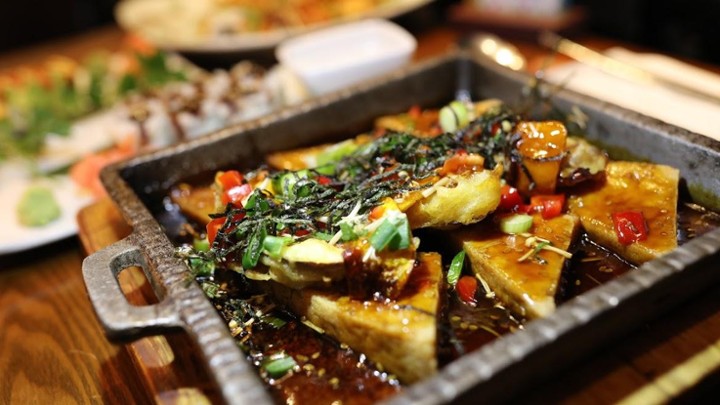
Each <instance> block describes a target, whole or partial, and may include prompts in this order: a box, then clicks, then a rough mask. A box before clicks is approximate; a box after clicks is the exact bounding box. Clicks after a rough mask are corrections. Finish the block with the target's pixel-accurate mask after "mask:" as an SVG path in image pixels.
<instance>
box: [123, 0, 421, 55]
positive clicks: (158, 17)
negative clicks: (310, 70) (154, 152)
mask: <svg viewBox="0 0 720 405" xmlns="http://www.w3.org/2000/svg"><path fill="white" fill-rule="evenodd" d="M432 1H433V0H394V1H392V2H390V3H387V4H385V5H382V6H379V7H377V8H375V9H374V10H372V11H370V12H367V13H364V14H360V15H356V16H353V17H348V18H344V19H336V20H331V21H328V22H326V23H322V24H316V25H309V26H302V27H289V28H287V29H281V30H280V29H278V30H270V31H262V32H246V33H240V34H232V35H226V36H215V37H205V38H204V37H202V36H201V35H199V34H198V30H197V25H198V24H199V23H200V18H199V16H202V15H203V14H205V13H207V12H208V9H209V7H210V3H212V1H211V0H124V1H122V2H120V3H119V4H118V6H117V7H116V9H115V18H116V20H117V22H118V24H119V25H120V26H121V27H123V28H124V29H126V30H127V31H130V32H132V33H135V34H138V35H140V36H142V37H143V38H145V39H147V40H148V41H150V42H151V43H153V44H155V45H156V46H158V47H160V48H163V49H167V50H174V51H178V52H191V53H217V54H221V53H227V52H238V51H258V50H263V49H270V48H273V47H274V46H276V45H277V44H279V43H280V42H281V41H283V40H284V39H286V38H288V37H290V36H293V35H297V34H301V33H305V32H309V31H311V30H315V29H318V28H323V27H327V26H330V25H336V24H339V23H343V22H348V21H354V20H359V19H364V18H396V17H399V16H402V15H404V14H406V13H408V12H410V11H413V10H415V9H418V8H420V7H421V6H424V5H426V4H429V3H431V2H432Z"/></svg>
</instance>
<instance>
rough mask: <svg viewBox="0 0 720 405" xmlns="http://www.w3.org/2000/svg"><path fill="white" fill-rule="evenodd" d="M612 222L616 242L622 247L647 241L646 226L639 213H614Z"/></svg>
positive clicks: (643, 218)
mask: <svg viewBox="0 0 720 405" xmlns="http://www.w3.org/2000/svg"><path fill="white" fill-rule="evenodd" d="M612 220H613V224H614V225H615V234H616V235H617V238H618V241H620V243H622V244H623V245H629V244H631V243H634V242H638V241H642V240H645V239H647V237H648V226H647V222H645V217H644V216H643V213H642V212H641V211H625V212H616V213H613V214H612Z"/></svg>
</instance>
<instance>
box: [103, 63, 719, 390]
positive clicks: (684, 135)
mask: <svg viewBox="0 0 720 405" xmlns="http://www.w3.org/2000/svg"><path fill="white" fill-rule="evenodd" d="M467 61H470V63H478V64H480V65H482V66H483V67H487V66H486V64H483V63H482V62H480V61H477V60H474V59H473V58H472V57H469V56H468V55H467V54H465V53H462V52H453V53H451V54H448V55H444V56H441V57H438V58H434V59H432V60H430V61H427V62H424V63H420V64H417V65H414V66H412V67H410V68H408V69H404V70H403V71H401V72H398V73H397V74H393V75H390V76H388V77H386V78H384V79H382V80H379V81H375V82H373V83H370V84H366V85H364V86H359V87H355V88H351V89H348V90H345V91H341V92H338V93H334V94H332V95H329V96H326V97H322V98H319V99H316V100H312V101H310V102H308V103H305V104H303V105H301V106H297V107H294V108H289V109H286V110H283V111H281V112H279V113H276V114H273V115H272V116H270V117H265V118H261V119H258V120H255V121H252V122H248V123H245V124H240V125H236V126H232V127H229V128H225V129H223V130H220V131H218V132H216V133H215V134H212V135H210V136H209V137H208V138H210V139H204V138H203V139H198V140H195V141H192V142H189V143H187V144H181V145H177V146H175V147H171V148H168V149H163V150H161V151H157V152H150V153H147V154H143V155H140V156H138V157H136V158H133V159H130V160H128V161H124V162H121V163H117V164H114V165H112V166H110V167H108V168H106V169H105V170H103V173H102V180H103V184H105V185H106V187H108V186H112V185H118V183H117V182H121V183H125V181H124V179H122V176H121V175H120V172H121V171H122V170H123V169H124V168H126V167H132V166H134V165H137V164H139V163H143V162H148V161H153V160H158V159H163V158H164V157H166V156H168V155H173V154H175V153H177V152H178V151H182V150H185V149H192V148H194V147H196V146H197V145H202V144H205V143H208V142H210V143H211V142H212V139H216V140H217V139H222V138H224V137H227V136H235V135H236V134H239V133H241V132H244V131H246V130H250V129H253V128H257V127H260V126H263V125H267V124H271V123H272V122H273V121H275V120H282V119H283V118H285V117H288V116H293V115H298V114H302V113H304V112H305V111H308V110H312V109H316V108H322V107H323V106H324V105H327V104H330V103H334V102H336V101H338V100H341V99H343V98H347V97H352V96H353V94H354V93H355V92H356V91H357V90H358V89H365V90H368V89H372V88H373V86H374V85H377V84H382V83H384V82H388V81H391V80H398V79H400V80H401V79H402V77H404V76H406V75H407V74H408V73H409V72H418V71H422V70H423V69H428V68H429V67H432V66H433V65H437V64H441V63H447V62H459V63H464V62H467ZM490 68H495V67H494V66H493V67H490ZM506 74H508V75H513V74H514V73H510V72H506ZM520 76H522V77H525V78H527V77H528V76H525V75H520ZM560 94H561V95H564V96H565V97H567V99H568V100H570V101H572V100H582V104H586V105H587V104H589V105H590V106H594V107H595V108H597V109H598V110H602V111H605V112H608V113H610V114H613V115H617V116H619V117H623V118H624V119H626V120H628V119H629V120H636V121H637V122H641V123H644V124H645V125H647V126H649V127H651V128H654V129H655V130H656V131H657V132H659V133H663V134H665V135H667V136H672V137H676V138H678V139H679V140H681V141H683V142H687V143H693V144H695V147H702V148H707V149H709V150H710V151H711V152H714V153H715V154H718V153H719V152H718V151H720V142H717V141H714V140H712V139H710V138H707V137H704V136H702V135H698V134H694V133H691V132H689V131H686V130H684V129H681V128H677V127H674V126H672V125H669V124H665V123H663V122H661V121H659V120H656V119H653V118H649V117H646V116H643V115H641V114H639V113H635V112H632V111H628V110H625V109H622V108H621V107H617V106H614V105H612V104H609V103H606V102H604V101H600V100H597V99H592V98H591V97H588V96H584V95H581V94H577V93H574V92H571V91H568V90H563V91H562V92H561V93H560ZM125 185H126V187H124V188H123V187H119V188H115V187H109V188H110V195H111V198H112V200H113V202H114V203H115V204H116V205H117V206H118V207H119V208H120V212H121V213H122V215H123V217H125V219H126V220H127V221H128V223H129V224H130V225H131V226H132V227H133V228H134V230H133V234H132V235H131V238H136V237H137V236H136V234H139V235H141V234H145V233H149V234H150V235H153V234H157V232H159V234H160V236H161V238H162V237H165V239H166V242H167V244H170V243H169V240H167V237H166V235H165V233H164V232H162V231H161V230H159V229H151V228H154V227H155V226H154V225H153V224H152V222H153V221H154V218H153V216H152V214H151V213H150V212H149V211H148V209H147V207H145V206H144V204H142V203H141V202H140V201H139V198H137V195H136V194H135V193H134V192H132V190H131V187H130V186H129V185H127V184H125ZM128 198H129V199H128ZM123 199H124V200H125V201H126V202H128V201H129V202H130V203H131V204H129V205H131V207H129V206H128V204H125V205H120V204H119V203H118V201H122V200H123ZM137 204H139V206H138V205H137ZM148 217H149V218H148ZM170 246H172V245H171V244H170ZM150 249H152V247H151V248H150ZM719 250H720V230H716V231H713V232H711V233H709V234H707V235H704V236H702V237H700V238H697V239H694V240H693V241H690V242H688V243H687V244H685V245H683V246H681V247H679V248H678V249H676V250H675V251H673V252H671V253H670V254H668V255H667V256H664V257H662V258H660V259H656V260H654V261H652V262H649V263H647V264H645V265H643V266H641V267H640V268H638V270H641V269H643V270H642V272H640V271H633V272H630V273H628V274H626V275H624V276H621V277H618V278H616V279H614V280H612V281H610V282H608V283H606V284H604V285H603V286H599V287H597V288H595V289H593V290H591V291H589V292H587V293H585V294H583V295H581V296H579V297H578V298H576V299H573V300H570V301H568V302H566V303H564V304H562V305H560V306H559V307H558V309H557V310H556V311H555V313H554V314H552V315H550V316H549V317H546V318H543V319H539V320H535V321H532V322H529V323H528V324H527V327H526V328H525V330H523V331H519V332H518V333H514V334H511V335H506V336H504V337H503V338H501V339H498V340H496V341H494V342H492V343H490V344H488V345H485V346H483V348H481V349H479V350H477V351H475V352H473V353H469V354H467V355H465V356H463V357H462V358H460V359H458V360H456V361H454V362H453V363H451V364H449V365H447V366H446V367H444V368H443V369H441V370H439V372H438V374H437V375H435V376H433V377H430V378H428V379H426V380H423V381H422V382H419V383H417V384H414V385H411V386H408V387H406V388H405V389H404V390H403V392H401V393H400V394H399V395H398V396H394V397H392V398H390V399H389V400H388V402H389V403H437V402H447V401H451V400H454V399H457V397H458V395H460V394H462V393H463V392H465V393H467V392H468V391H467V390H468V389H469V388H471V387H473V386H477V384H478V382H483V381H487V380H488V379H492V378H493V377H494V376H496V375H497V374H498V373H500V372H502V371H503V370H505V369H506V368H507V367H508V365H513V364H518V363H520V362H521V360H522V359H523V358H525V357H526V356H528V355H531V354H532V353H533V352H534V351H535V350H537V348H538V347H540V348H542V347H543V345H545V344H550V343H551V342H552V341H553V340H555V338H557V337H559V336H560V337H561V336H562V335H563V334H564V333H566V332H567V331H568V330H573V328H577V327H581V326H583V325H586V324H587V323H588V322H590V321H592V320H593V319H594V318H596V317H597V316H601V315H602V314H605V313H608V311H612V310H613V308H615V307H617V306H618V304H620V303H622V302H623V301H624V300H626V299H627V298H628V297H634V296H637V295H638V294H640V293H642V292H644V291H647V290H648V289H649V288H651V287H652V286H654V285H656V284H657V283H659V282H661V281H663V280H667V279H669V278H672V276H673V275H676V274H679V273H683V272H684V271H685V269H686V268H688V267H689V265H690V264H692V263H696V262H697V261H698V260H699V259H700V258H703V257H710V256H712V255H715V254H717V253H718V251H719ZM638 273H639V274H638ZM635 275H637V276H635ZM148 276H149V278H150V275H148ZM631 276H633V277H631ZM706 277H710V276H706ZM626 278H627V279H628V280H627V281H626V282H623V283H627V285H626V286H625V287H626V288H627V290H626V291H615V290H617V289H619V288H620V285H619V280H625V279H626ZM716 278H717V277H714V278H713V282H715V281H717V280H716ZM703 280H704V279H703ZM165 284H166V285H167V284H170V283H167V282H166V283H165ZM193 285H194V284H193ZM187 290H196V291H197V292H200V293H201V291H200V289H199V287H197V286H196V285H194V288H189V289H187ZM621 293H622V294H621ZM173 294H175V292H173V291H171V292H170V295H171V296H173ZM618 296H620V297H621V298H622V299H619V298H618ZM202 299H203V300H204V301H205V302H206V303H208V304H209V300H207V299H205V297H204V295H203V296H202ZM576 301H578V302H576ZM571 303H574V304H572V305H569V304H571ZM590 305H595V306H596V308H595V309H593V310H590V309H589V308H588V306H590ZM213 311H214V309H213ZM616 312H617V311H616ZM216 315H217V314H216ZM217 317H218V318H219V315H218V316H217ZM568 320H572V322H568ZM221 324H222V326H223V328H224V329H226V327H225V325H224V323H223V322H221ZM535 325H538V326H535ZM184 327H185V329H186V330H188V332H191V335H193V336H192V337H193V339H195V340H196V341H197V340H198V339H199V338H201V337H202V333H198V331H197V330H193V328H192V325H184ZM558 330H560V331H561V333H560V334H559V335H558V333H557V331H558ZM228 336H229V334H228ZM516 336H520V337H516ZM530 337H532V339H530ZM528 342H535V343H533V345H531V346H534V348H532V350H530V351H528V350H527V348H528V346H527V345H528ZM537 342H541V343H542V345H540V346H538V344H537ZM505 346H508V347H505ZM513 347H515V349H513ZM518 347H520V348H522V347H524V349H522V350H521V349H517V348H518ZM237 351H238V352H240V350H239V349H237ZM497 351H503V352H506V353H510V356H506V358H505V360H506V362H505V363H502V362H497V361H496V362H495V363H492V361H490V362H489V363H486V364H490V365H489V366H482V367H479V366H478V364H476V363H479V362H480V361H484V360H492V359H486V358H485V357H487V353H488V352H497ZM206 358H207V355H206ZM250 371H251V372H252V373H253V374H255V372H254V370H250ZM471 377H472V378H471ZM256 379H257V378H256ZM219 383H220V382H219ZM219 385H220V384H219ZM220 387H221V389H222V390H223V394H224V396H225V399H226V400H227V401H228V402H230V403H234V402H236V401H235V400H237V399H238V397H237V396H228V395H227V394H228V393H226V392H225V390H226V388H227V387H225V386H223V385H220ZM448 387H453V388H452V389H449V388H448ZM261 397H262V395H261ZM267 399H268V398H259V399H258V400H260V402H261V403H262V402H265V400H267ZM241 402H242V401H241Z"/></svg>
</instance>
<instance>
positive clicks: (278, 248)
mask: <svg viewBox="0 0 720 405" xmlns="http://www.w3.org/2000/svg"><path fill="white" fill-rule="evenodd" d="M291 242H292V238H291V237H288V236H273V235H266V236H265V239H264V240H263V249H264V250H265V251H266V252H267V254H268V256H270V257H271V258H273V259H276V260H277V259H279V258H280V256H281V255H282V251H283V248H284V247H285V246H287V245H289V244H290V243H291Z"/></svg>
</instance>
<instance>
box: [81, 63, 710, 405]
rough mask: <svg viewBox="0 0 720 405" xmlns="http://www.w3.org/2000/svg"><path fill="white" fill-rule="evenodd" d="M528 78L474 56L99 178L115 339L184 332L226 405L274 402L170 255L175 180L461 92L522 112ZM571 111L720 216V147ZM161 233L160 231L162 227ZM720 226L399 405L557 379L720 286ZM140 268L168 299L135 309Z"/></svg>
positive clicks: (669, 130)
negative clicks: (719, 262) (128, 275)
mask: <svg viewBox="0 0 720 405" xmlns="http://www.w3.org/2000/svg"><path fill="white" fill-rule="evenodd" d="M529 80H530V78H529V77H527V76H525V75H522V74H519V73H515V72H512V71H509V70H505V69H503V68H500V67H497V66H495V65H492V64H490V63H486V62H483V61H478V60H475V59H473V58H472V57H471V56H469V55H467V54H464V53H460V52H459V53H453V54H450V55H447V56H444V57H441V58H438V59H434V60H431V61H428V62H425V63H422V64H419V65H415V66H412V67H409V68H408V69H406V70H404V71H401V72H398V73H396V74H394V75H391V76H388V77H385V78H383V79H380V80H377V81H375V82H373V83H370V84H365V85H361V86H357V87H355V88H352V89H349V90H347V91H344V92H339V93H336V94H333V95H330V96H328V97H325V98H322V99H317V100H314V101H311V102H309V103H306V104H303V105H301V106H299V107H297V108H292V109H287V110H283V111H281V112H278V113H276V114H274V115H272V116H268V117H265V118H261V119H258V120H256V121H253V122H250V123H247V124H243V125H238V126H234V127H230V128H227V129H224V130H221V131H219V132H217V133H214V134H212V135H209V136H207V137H204V138H202V139H198V140H195V141H192V142H189V143H185V144H181V145H178V146H175V147H172V148H169V149H164V150H161V151H157V152H154V153H149V154H145V155H141V156H138V157H135V158H133V159H130V160H128V161H125V162H122V163H119V164H115V165H113V166H110V167H108V168H106V169H105V170H104V171H103V172H102V181H103V184H104V185H105V187H106V188H107V190H108V192H109V194H110V196H111V197H112V199H113V200H114V202H115V203H116V204H117V205H118V206H119V208H120V210H121V212H122V215H123V216H124V217H125V219H126V220H127V221H128V223H129V224H130V225H131V226H132V228H133V232H132V234H131V235H130V236H128V237H127V238H126V239H124V240H121V241H119V242H117V243H115V244H113V245H111V246H109V247H107V248H105V249H103V250H101V251H99V252H97V253H94V254H92V255H91V256H89V257H88V258H86V259H85V261H84V262H83V274H84V277H85V282H86V285H87V289H88V293H89V296H90V299H91V300H92V303H93V305H94V307H95V311H96V313H97V315H98V317H99V319H100V322H101V323H102V325H103V327H104V328H105V331H106V333H107V335H108V337H109V338H111V339H113V340H128V339H135V338H138V337H141V336H144V335H150V334H160V333H163V332H164V331H167V330H169V329H178V328H179V329H183V330H185V331H186V332H187V333H188V334H189V335H190V336H191V338H192V339H193V341H194V342H195V343H196V344H197V350H199V351H200V354H201V355H202V358H204V360H205V362H206V366H207V369H208V371H209V373H210V375H211V376H212V377H213V378H214V380H215V382H216V383H217V385H218V387H219V389H220V390H221V392H222V395H223V397H224V399H225V400H226V401H227V402H228V403H232V404H248V403H252V404H256V405H259V404H262V403H269V402H271V401H272V400H271V398H270V396H269V394H268V393H267V392H266V389H265V387H264V385H263V383H262V381H261V380H260V378H259V377H258V375H257V374H256V372H255V370H254V369H253V367H252V366H251V365H250V364H249V363H248V362H247V361H246V359H245V356H244V355H243V353H242V352H241V351H240V349H239V348H238V347H237V345H236V344H235V341H234V340H233V338H232V337H231V336H230V333H229V332H228V329H227V326H226V324H225V322H224V321H223V320H222V319H221V317H220V316H219V315H218V314H217V313H216V311H215V309H214V308H213V306H212V305H211V304H210V301H209V300H208V299H207V298H206V297H205V295H204V293H203V292H202V291H201V290H200V288H199V287H198V286H197V285H196V284H195V283H188V282H187V280H188V274H189V272H188V270H187V268H186V267H185V265H184V264H183V263H182V262H181V261H180V260H179V259H178V258H176V257H175V256H174V253H173V252H174V247H173V244H172V243H171V242H170V239H169V238H168V236H167V234H166V231H165V229H164V228H163V226H162V225H161V223H163V221H162V217H163V215H164V213H166V212H167V210H166V207H165V205H164V200H163V198H164V197H165V196H166V195H167V193H168V189H169V188H170V187H171V186H172V185H173V184H175V183H177V182H178V181H181V180H183V179H187V178H189V177H193V176H196V175H198V174H200V173H206V172H208V171H212V170H218V169H223V168H227V167H229V166H231V165H238V164H239V165H240V166H243V167H245V168H253V167H255V166H256V165H257V164H259V163H260V160H261V158H262V156H264V155H266V154H267V153H269V152H273V151H278V150H284V149H292V148H296V147H300V146H306V145H312V144H317V143H320V142H327V141H329V140H339V139H340V138H341V137H342V136H345V137H348V136H352V135H354V134H357V133H359V132H361V131H363V130H367V129H368V128H370V126H371V124H372V120H373V119H374V118H375V117H378V116H380V115H382V114H388V113H398V112H401V111H406V110H407V109H409V108H410V107H411V106H412V105H415V104H419V105H422V106H439V105H442V104H443V103H447V102H448V101H450V100H452V99H453V98H454V97H456V95H458V94H469V95H470V96H471V97H472V98H473V99H483V98H491V97H494V98H500V99H503V100H505V101H507V102H510V103H513V102H515V101H517V100H518V98H519V96H520V94H521V92H522V89H523V88H524V87H525V86H526V85H527V83H528V82H529ZM554 101H555V102H556V103H557V105H559V106H560V107H561V108H566V109H569V108H570V107H571V106H578V107H580V108H581V110H582V111H583V112H584V113H585V114H587V115H588V117H589V128H588V137H589V138H590V139H592V140H594V141H597V142H599V143H600V144H602V145H603V146H605V147H608V148H609V149H610V150H611V151H622V150H625V151H631V152H632V154H633V155H634V156H635V157H636V158H639V159H643V160H649V161H653V162H657V163H664V164H669V165H672V166H675V167H677V168H678V169H679V170H680V173H681V176H682V179H683V180H684V182H685V184H686V185H687V190H689V191H690V195H691V198H693V199H694V200H696V201H698V200H699V202H700V203H702V204H704V205H705V206H709V207H710V208H714V209H717V208H718V204H717V201H720V177H719V176H717V173H718V166H720V143H719V142H716V141H713V140H711V139H709V138H705V137H703V136H700V135H697V134H693V133H689V132H687V131H685V130H682V129H679V128H676V127H673V126H670V125H667V124H664V123H662V122H660V121H657V120H654V119H650V118H647V117H645V116H641V115H639V114H636V113H633V112H631V111H627V110H624V109H621V108H619V107H617V106H613V105H609V104H607V103H604V102H601V101H598V100H596V99H592V98H588V97H585V96H582V95H579V94H577V93H572V92H569V91H562V92H559V93H557V94H556V95H555V96H554ZM163 224H164V223H163ZM719 250H720V229H718V230H715V231H713V232H711V233H709V234H706V235H705V236H702V237H699V238H696V239H694V240H692V241H690V242H689V243H687V244H685V245H683V246H681V247H679V248H678V249H676V250H675V251H673V252H672V253H670V254H668V255H666V256H664V257H661V258H659V259H656V260H653V261H651V262H648V263H646V264H644V265H643V266H641V267H640V268H638V269H637V270H635V271H631V272H628V273H626V274H625V275H623V276H621V277H619V278H617V279H615V280H613V281H611V282H608V283H607V284H605V285H603V286H600V287H597V288H595V289H593V290H591V291H589V292H587V293H585V294H583V295H581V296H578V297H577V298H575V299H572V300H571V301H569V302H567V303H565V304H563V305H561V306H560V307H559V308H558V310H557V311H556V312H555V313H554V314H552V315H551V316H549V317H547V318H544V319H540V320H535V321H532V322H530V323H528V324H527V325H526V326H525V328H524V330H521V331H518V332H516V333H513V334H511V335H507V336H504V337H502V338H499V339H497V340H495V341H494V342H492V343H489V344H487V345H485V346H483V347H482V348H480V349H479V350H477V351H475V352H472V353H469V354H467V355H465V356H464V357H462V358H460V359H459V360H457V361H455V362H453V363H451V364H449V365H447V366H446V367H444V368H443V369H442V370H440V372H439V373H438V374H437V375H435V376H433V377H431V378H428V379H427V380H425V381H422V382H420V383H417V384H414V385H412V386H409V387H406V388H405V389H404V390H403V392H402V393H401V394H399V395H398V396H396V397H393V398H391V399H390V400H389V402H391V403H428V404H430V403H444V402H450V401H462V402H469V401H471V400H473V398H482V400H483V402H488V403H491V402H498V401H501V400H506V399H509V398H510V397H511V396H512V394H513V393H517V392H519V391H520V390H521V389H523V388H527V387H528V386H531V385H532V384H533V383H538V382H540V381H542V379H544V378H548V377H549V376H550V375H551V373H552V372H554V371H557V370H561V369H563V368H566V367H568V366H569V365H571V364H572V362H573V361H577V360H578V359H580V358H581V357H582V356H584V355H587V354H588V353H589V352H591V351H592V350H597V349H598V348H600V347H601V346H602V345H603V344H607V343H609V342H611V341H612V339H614V338H617V337H618V336H620V335H621V334H622V333H624V332H627V331H629V330H630V329H631V328H633V327H634V326H635V325H638V323H639V322H643V321H647V320H649V319H650V318H652V317H654V316H656V315H658V314H660V313H661V312H662V311H664V310H666V309H667V308H669V307H670V306H671V305H674V304H676V303H677V302H679V301H680V300H683V299H685V298H688V297H689V296H691V295H692V294H694V293H696V292H698V291H700V290H701V289H702V288H703V287H706V286H709V285H710V284H712V283H714V282H716V281H718V279H720V272H718V271H717V269H716V268H714V267H715V265H714V264H713V261H714V260H715V258H716V256H717V253H718V251H719ZM130 266H141V267H142V268H143V269H144V271H145V274H146V275H147V278H148V280H149V281H150V284H151V285H152V287H153V288H154V290H155V293H156V294H157V296H158V298H159V300H160V301H159V303H158V304H155V305H152V306H147V307H133V306H131V305H130V304H128V302H127V301H126V299H125V297H124V296H123V294H122V292H121V290H120V287H119V285H118V282H117V274H118V273H119V272H120V271H121V270H123V269H125V268H128V267H130Z"/></svg>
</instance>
